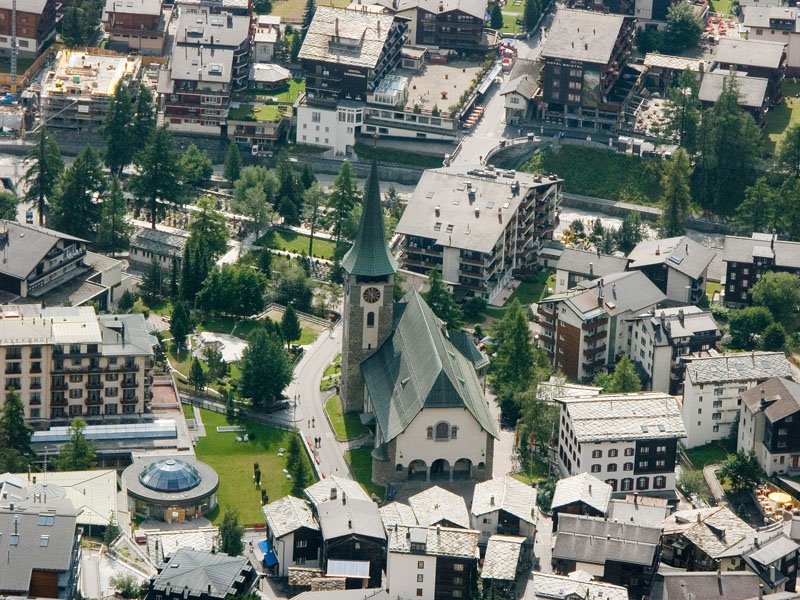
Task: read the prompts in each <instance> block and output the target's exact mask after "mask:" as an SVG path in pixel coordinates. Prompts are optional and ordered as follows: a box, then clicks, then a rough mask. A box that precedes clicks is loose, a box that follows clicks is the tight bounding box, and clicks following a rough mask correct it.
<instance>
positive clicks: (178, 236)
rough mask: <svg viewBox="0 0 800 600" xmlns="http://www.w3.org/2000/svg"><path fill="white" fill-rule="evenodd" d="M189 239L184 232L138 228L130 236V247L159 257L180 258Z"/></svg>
mask: <svg viewBox="0 0 800 600" xmlns="http://www.w3.org/2000/svg"><path fill="white" fill-rule="evenodd" d="M188 239H189V234H188V233H187V232H185V231H162V230H160V229H152V228H150V227H139V228H138V229H137V230H136V231H134V232H133V235H132V236H131V243H130V245H131V246H133V247H135V248H141V249H142V250H146V251H147V252H152V253H153V254H158V255H159V256H172V255H177V256H180V255H181V254H182V253H183V247H184V246H185V245H186V242H187V240H188Z"/></svg>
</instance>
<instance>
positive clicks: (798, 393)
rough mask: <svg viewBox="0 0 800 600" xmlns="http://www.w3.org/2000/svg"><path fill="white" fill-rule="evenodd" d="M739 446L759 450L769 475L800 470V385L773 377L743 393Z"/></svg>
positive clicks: (762, 462)
mask: <svg viewBox="0 0 800 600" xmlns="http://www.w3.org/2000/svg"><path fill="white" fill-rule="evenodd" d="M736 449H737V450H738V451H740V452H749V451H750V450H753V451H755V453H756V456H758V461H759V463H760V464H761V468H762V469H764V471H765V472H766V473H767V475H776V474H777V475H797V474H798V473H800V384H798V383H795V382H794V381H791V380H789V379H787V378H785V377H772V378H770V379H767V380H766V381H764V382H763V383H760V384H758V385H757V386H755V387H753V388H751V389H749V390H747V391H745V392H743V393H742V411H741V417H740V420H739V440H738V445H737V448H736Z"/></svg>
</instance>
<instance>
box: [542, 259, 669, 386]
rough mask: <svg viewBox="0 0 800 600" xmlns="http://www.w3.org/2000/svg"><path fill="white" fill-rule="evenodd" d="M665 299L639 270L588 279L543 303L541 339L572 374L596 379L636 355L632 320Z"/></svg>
mask: <svg viewBox="0 0 800 600" xmlns="http://www.w3.org/2000/svg"><path fill="white" fill-rule="evenodd" d="M664 300H666V296H664V294H663V293H662V292H661V290H659V289H658V288H657V287H656V286H655V285H654V284H653V283H652V282H651V281H650V280H649V279H648V278H647V277H646V276H645V275H644V273H641V272H639V271H628V272H624V273H615V274H613V275H610V276H608V277H600V278H598V279H594V280H591V281H582V282H581V283H579V284H578V285H577V286H576V287H574V288H573V289H571V290H568V291H566V292H564V293H561V294H553V295H551V296H548V297H547V298H544V299H543V300H541V301H540V302H539V304H538V308H537V317H538V319H539V327H540V337H539V343H540V345H541V347H542V348H543V349H544V350H545V351H546V352H547V353H548V354H549V355H550V357H551V359H552V360H553V366H554V367H555V368H556V369H558V370H560V371H561V372H563V373H564V374H565V375H566V376H567V377H569V378H570V379H576V380H579V381H588V380H591V379H592V378H593V376H594V374H595V373H596V372H597V371H599V370H602V369H606V368H610V367H612V366H613V365H614V364H615V363H616V362H617V358H618V357H619V356H621V355H622V354H629V353H630V349H631V339H632V337H633V324H632V323H631V322H630V321H631V319H633V318H634V317H636V316H637V315H640V314H642V313H648V312H651V311H653V310H654V309H655V308H656V307H658V306H659V305H660V304H661V303H662V302H663V301H664Z"/></svg>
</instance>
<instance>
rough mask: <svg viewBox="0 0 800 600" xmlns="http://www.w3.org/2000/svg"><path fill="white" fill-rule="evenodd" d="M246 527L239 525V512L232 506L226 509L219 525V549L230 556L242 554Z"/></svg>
mask: <svg viewBox="0 0 800 600" xmlns="http://www.w3.org/2000/svg"><path fill="white" fill-rule="evenodd" d="M242 536H244V527H242V526H241V525H239V513H238V511H236V510H234V509H232V508H231V507H230V506H229V507H228V508H226V509H225V514H224V515H223V517H222V524H221V525H220V526H219V549H220V551H221V552H224V553H225V554H227V555H229V556H241V555H242V553H243V552H244V542H243V541H242Z"/></svg>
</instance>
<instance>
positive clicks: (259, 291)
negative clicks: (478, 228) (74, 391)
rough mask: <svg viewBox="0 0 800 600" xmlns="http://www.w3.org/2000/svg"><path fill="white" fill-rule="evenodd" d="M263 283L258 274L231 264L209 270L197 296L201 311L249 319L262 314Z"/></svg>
mask: <svg viewBox="0 0 800 600" xmlns="http://www.w3.org/2000/svg"><path fill="white" fill-rule="evenodd" d="M266 288H267V280H266V278H265V277H264V275H263V274H262V273H260V272H259V271H257V270H256V269H252V268H250V267H247V266H243V265H239V264H233V265H230V264H228V265H223V266H222V267H221V268H219V269H213V270H212V271H211V272H210V273H209V275H208V277H207V278H206V280H205V281H204V282H203V287H202V288H201V289H200V292H199V293H198V294H197V305H198V307H199V308H201V309H202V310H204V311H207V312H211V313H221V314H228V315H234V316H238V317H249V316H251V315H254V314H257V313H259V312H261V311H263V310H264V306H265V300H264V293H265V291H266Z"/></svg>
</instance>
